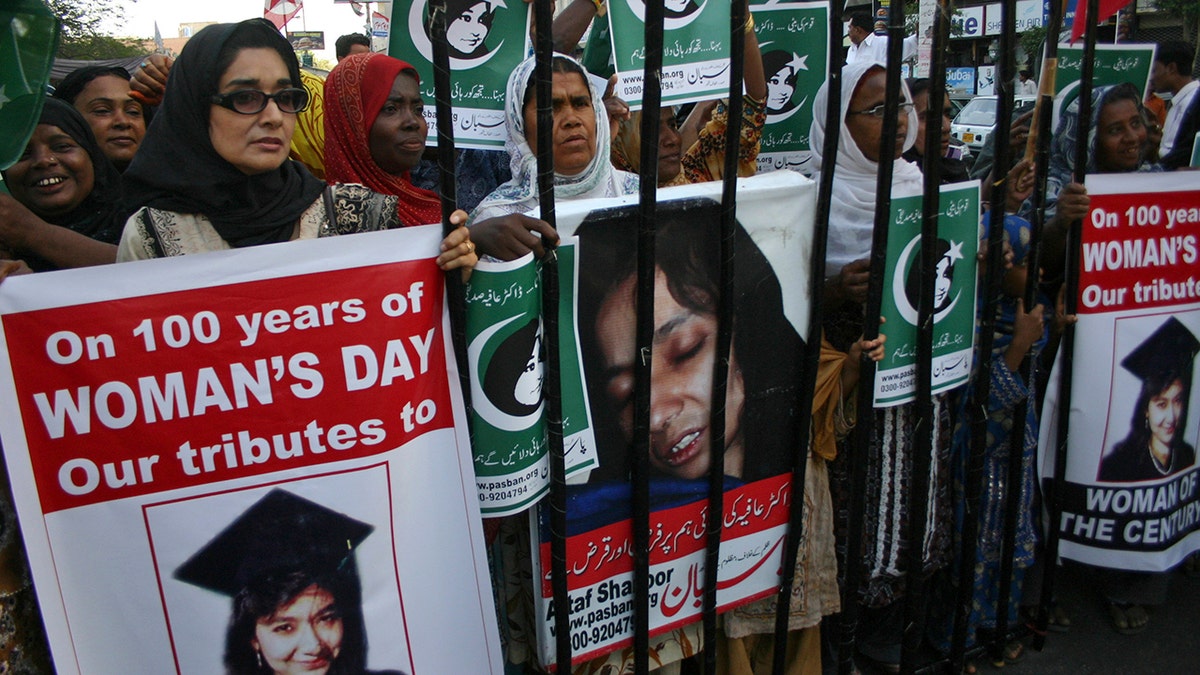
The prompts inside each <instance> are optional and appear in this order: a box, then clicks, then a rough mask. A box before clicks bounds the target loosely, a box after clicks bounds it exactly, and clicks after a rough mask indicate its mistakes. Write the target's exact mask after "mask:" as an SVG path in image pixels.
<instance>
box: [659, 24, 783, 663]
mask: <svg viewBox="0 0 1200 675" xmlns="http://www.w3.org/2000/svg"><path fill="white" fill-rule="evenodd" d="M746 12H747V9H746V2H745V0H733V2H732V3H731V5H730V12H729V106H728V109H727V112H728V117H727V118H726V119H727V123H726V126H725V167H724V175H723V176H722V178H723V181H722V185H721V225H720V227H721V252H720V261H721V263H720V264H721V269H720V275H719V284H720V289H719V291H718V293H717V342H716V354H715V355H714V358H713V382H712V404H711V406H710V407H709V428H710V429H711V430H712V431H711V434H710V436H709V438H710V440H709V443H710V446H711V449H712V462H711V463H710V464H709V467H708V514H707V515H708V517H707V518H706V519H705V532H706V539H705V553H704V594H703V597H702V598H701V601H702V611H703V615H704V647H705V649H704V668H703V672H704V673H705V675H716V672H717V649H716V645H717V561H718V559H719V557H720V553H721V523H722V521H723V520H724V518H723V515H724V513H725V492H724V491H725V386H726V384H727V383H728V381H729V346H730V343H731V342H732V341H733V304H732V301H731V298H733V293H734V286H733V274H734V264H735V261H734V252H733V237H734V228H735V227H736V226H737V178H738V159H739V156H740V154H741V143H739V140H740V139H741V135H742V72H743V69H744V66H745V64H744V63H743V58H742V57H743V49H742V48H743V47H744V45H745V38H746V34H745V25H746ZM752 39H753V38H752ZM643 119H645V115H643ZM643 147H644V146H643ZM657 147H658V144H657V143H655V149H657ZM793 488H794V486H793ZM802 489H803V487H802ZM792 494H793V496H794V495H795V494H796V492H795V490H794V489H793V491H792ZM785 562H786V561H785Z"/></svg>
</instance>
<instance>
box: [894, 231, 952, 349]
mask: <svg viewBox="0 0 1200 675" xmlns="http://www.w3.org/2000/svg"><path fill="white" fill-rule="evenodd" d="M920 244H921V235H919V234H918V235H917V236H915V237H913V238H912V240H911V241H909V242H908V244H906V245H905V246H904V250H902V251H900V258H899V259H898V260H897V261H896V271H895V272H894V273H893V274H892V301H893V302H895V303H896V310H897V311H898V312H899V313H900V316H901V318H903V319H904V320H905V321H907V322H908V323H910V324H912V325H914V326H915V325H917V308H916V307H913V306H912V304H911V303H910V302H909V301H908V295H907V294H906V293H905V292H904V287H905V284H904V282H905V279H906V278H907V276H908V270H909V267H910V265H909V259H910V258H912V257H913V254H914V253H915V252H916V251H917V250H919V248H918V247H919V246H920ZM962 247H963V245H962V242H957V241H951V242H950V250H949V251H948V252H947V253H946V255H945V256H944V257H948V258H949V259H950V265H951V266H953V265H954V264H955V263H957V262H958V261H959V260H962V259H963V252H962ZM961 295H962V289H959V290H958V291H956V292H955V293H954V299H953V300H951V301H950V304H948V305H946V307H945V308H943V309H942V311H940V312H937V313H936V314H934V315H933V322H934V323H937V322H939V321H941V320H942V318H943V317H945V316H946V315H947V314H949V313H950V312H951V311H953V310H954V306H955V305H957V304H958V299H959V296H961Z"/></svg>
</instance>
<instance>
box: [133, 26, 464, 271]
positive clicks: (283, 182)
mask: <svg viewBox="0 0 1200 675" xmlns="http://www.w3.org/2000/svg"><path fill="white" fill-rule="evenodd" d="M307 104H308V93H307V92H306V91H305V90H304V89H303V88H302V87H301V84H300V67H299V64H298V63H297V61H296V55H295V53H294V52H293V51H292V47H291V45H290V44H288V42H287V40H285V39H284V38H283V36H282V35H280V34H279V31H278V30H276V29H275V27H274V26H273V25H272V24H271V23H269V22H267V21H265V20H262V19H251V20H249V21H243V22H241V23H236V24H216V25H213V26H209V27H207V28H205V29H204V30H202V31H200V32H199V33H197V34H196V36H195V37H193V38H192V39H191V41H189V42H188V45H187V47H186V48H185V49H184V50H183V53H182V54H180V56H179V60H177V61H176V62H175V64H174V67H173V68H172V69H171V76H170V78H169V79H168V80H167V87H166V93H165V95H164V97H163V104H162V107H161V108H159V111H158V113H157V115H156V116H155V119H154V122H153V124H151V126H150V130H149V131H148V133H147V135H146V139H147V143H145V145H144V147H143V149H142V151H141V152H139V153H138V154H137V156H136V157H135V158H134V161H133V163H132V164H131V165H130V166H129V169H128V171H127V172H126V174H125V177H126V181H127V182H126V186H127V194H128V196H129V198H130V201H131V203H132V205H133V206H134V208H136V209H137V211H136V212H135V213H134V214H133V216H131V217H130V219H129V221H128V222H127V223H126V226H125V232H124V234H123V236H122V238H121V243H120V246H119V248H118V253H117V259H118V260H135V259H142V258H157V257H163V256H169V255H184V254H189V253H201V252H205V251H216V250H222V249H229V248H240V247H244V246H255V245H258V244H270V243H276V242H283V241H289V240H292V239H308V238H314V237H319V236H330V235H336V234H351V233H354V232H364V231H373V230H383V229H390V228H394V227H401V226H403V225H404V224H405V223H403V222H401V221H400V219H399V217H398V211H397V206H396V204H397V199H399V198H398V197H396V196H393V195H381V194H377V193H375V192H372V191H371V190H369V189H367V188H365V187H363V186H361V185H334V186H330V187H329V189H328V190H327V189H326V186H325V184H324V182H322V181H321V180H319V179H317V178H315V177H314V176H313V175H312V174H311V173H309V172H308V170H307V169H306V168H305V167H304V166H303V165H302V164H300V163H299V162H296V161H293V160H290V159H288V151H289V146H290V143H291V138H292V133H293V131H294V130H295V127H296V114H297V113H299V112H301V111H302V110H304V109H305V107H306V105H307ZM451 220H452V222H458V223H462V222H465V221H466V214H465V213H463V212H457V213H455V214H454V215H453V216H452V217H451ZM441 249H442V252H441V255H440V256H439V257H438V259H437V262H438V265H439V266H441V267H442V269H444V270H449V269H455V268H460V267H462V268H469V267H472V266H473V265H474V264H475V261H476V256H475V254H474V250H475V246H474V244H472V243H471V241H470V239H469V236H468V233H467V230H466V228H463V227H460V228H458V229H457V230H455V231H454V232H452V233H451V234H450V235H449V236H447V237H446V239H445V240H443V242H442V246H441Z"/></svg>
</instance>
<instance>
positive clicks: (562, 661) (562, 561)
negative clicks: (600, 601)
mask: <svg viewBox="0 0 1200 675" xmlns="http://www.w3.org/2000/svg"><path fill="white" fill-rule="evenodd" d="M553 15H554V7H553V2H552V0H534V5H533V18H534V50H535V53H536V55H537V62H536V64H535V66H534V78H535V81H536V85H535V88H534V95H535V98H536V100H537V127H538V131H539V133H538V134H537V165H538V205H539V209H540V212H541V217H542V220H544V221H546V222H547V223H548V224H549V225H550V227H556V225H557V219H556V218H555V216H554V144H553V134H550V133H546V131H547V130H549V129H553V128H554V116H553V113H552V104H551V98H552V93H551V92H552V88H553V86H554V76H553V74H552V72H551V67H552V60H553V58H554V42H553V40H552V35H551V29H550V22H551V19H553ZM543 244H544V245H545V246H546V249H547V252H546V255H545V257H543V258H542V339H543V340H544V344H545V345H546V376H545V377H546V379H545V382H544V383H543V386H542V391H543V394H544V395H545V402H546V407H545V415H546V432H547V434H546V435H547V440H548V441H549V445H550V496H549V508H550V586H551V593H552V595H553V599H554V641H555V645H554V646H555V650H554V651H555V664H556V668H557V672H559V673H569V672H571V627H570V615H571V603H570V600H569V596H568V589H567V481H566V462H565V460H564V451H563V428H562V382H561V380H560V366H559V344H558V337H559V335H558V299H559V285H558V257H557V255H556V254H555V252H554V250H553V249H552V248H551V247H550V242H543ZM534 585H535V588H536V585H537V582H536V581H535V584H534Z"/></svg>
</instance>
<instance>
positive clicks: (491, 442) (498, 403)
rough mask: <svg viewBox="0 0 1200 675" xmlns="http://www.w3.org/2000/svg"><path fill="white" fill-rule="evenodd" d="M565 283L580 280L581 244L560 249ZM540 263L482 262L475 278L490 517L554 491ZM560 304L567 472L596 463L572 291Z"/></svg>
mask: <svg viewBox="0 0 1200 675" xmlns="http://www.w3.org/2000/svg"><path fill="white" fill-rule="evenodd" d="M558 257H559V283H560V285H561V287H562V288H567V289H570V288H572V287H573V285H574V279H575V250H574V247H573V246H562V247H559V249H558ZM539 268H540V264H539V263H537V262H536V261H534V260H533V257H532V255H529V256H526V257H525V258H522V259H520V260H517V261H513V262H485V263H481V264H480V265H479V267H477V268H476V270H475V272H474V273H473V274H472V275H471V281H470V283H469V284H468V285H467V291H466V296H467V312H466V317H467V318H466V333H467V359H468V363H469V366H470V369H471V407H472V413H471V416H472V420H471V424H472V426H471V432H472V434H471V436H472V437H471V446H472V451H473V456H474V463H475V478H476V482H477V484H478V487H479V500H480V501H479V506H480V510H481V511H482V512H483V514H484V515H486V516H502V515H509V514H512V513H517V512H519V511H522V510H524V509H526V508H528V507H529V506H531V505H532V504H533V503H535V502H536V501H537V500H538V499H539V498H540V497H541V496H542V495H544V494H546V491H547V490H548V489H549V457H548V454H547V453H548V452H549V446H548V441H547V427H546V422H545V405H544V401H543V395H542V382H543V373H544V371H545V360H546V348H545V345H544V342H543V336H544V332H543V327H544V322H543V320H542V317H541V309H542V285H541V273H540V270H539ZM560 298H561V300H560V304H559V364H560V382H561V384H562V391H563V395H562V406H563V408H562V413H563V447H564V450H565V451H566V465H567V475H568V476H571V475H574V474H575V473H577V472H579V471H584V470H587V469H591V468H594V467H595V466H596V451H595V441H594V439H593V436H592V433H591V423H590V416H589V414H588V399H587V392H586V390H585V388H584V385H583V376H582V365H581V363H580V361H579V349H578V347H577V344H576V340H575V320H574V307H573V305H572V295H571V294H570V293H563V294H562V295H561V296H560Z"/></svg>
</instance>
